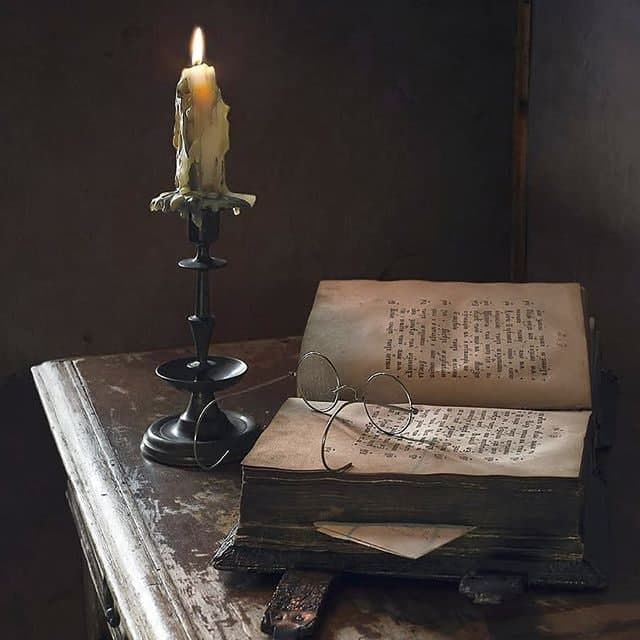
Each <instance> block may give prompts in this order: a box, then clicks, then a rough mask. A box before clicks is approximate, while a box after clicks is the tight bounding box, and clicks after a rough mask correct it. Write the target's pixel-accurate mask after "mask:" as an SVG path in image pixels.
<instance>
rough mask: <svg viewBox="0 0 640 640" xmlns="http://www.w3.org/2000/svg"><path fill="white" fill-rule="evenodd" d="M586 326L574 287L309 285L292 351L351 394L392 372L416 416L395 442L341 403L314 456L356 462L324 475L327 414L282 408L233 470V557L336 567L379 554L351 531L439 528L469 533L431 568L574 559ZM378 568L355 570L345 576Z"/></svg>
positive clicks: (583, 473)
mask: <svg viewBox="0 0 640 640" xmlns="http://www.w3.org/2000/svg"><path fill="white" fill-rule="evenodd" d="M585 327H586V321H585V311H584V307H583V295H582V291H581V288H580V287H579V285H577V284H472V283H445V282H422V281H400V282H373V281H326V282H322V283H320V286H319V288H318V292H317V295H316V299H315V302H314V306H313V309H312V311H311V314H310V316H309V320H308V323H307V328H306V331H305V335H304V338H303V342H302V349H301V352H302V353H305V352H308V351H316V352H320V353H322V354H324V355H325V356H327V357H328V358H329V359H330V360H331V361H332V362H333V363H334V365H335V367H336V370H337V372H338V374H339V377H340V382H341V384H344V385H349V386H350V387H354V388H362V387H363V385H364V383H365V381H366V380H367V378H368V377H369V376H370V375H371V374H373V373H375V372H377V371H383V372H387V373H391V374H393V375H395V376H397V377H398V378H400V379H401V380H402V382H403V383H404V384H405V385H406V387H407V389H408V390H409V392H410V395H411V399H412V402H413V404H414V405H415V406H416V409H417V412H416V414H415V415H414V417H413V419H412V421H411V423H410V425H409V427H408V429H407V430H406V431H404V432H403V434H402V435H403V437H402V438H398V437H396V436H389V435H386V434H384V433H382V432H380V431H379V430H377V429H376V428H375V427H374V426H373V425H372V424H371V422H370V420H369V418H368V416H367V414H366V413H365V411H364V410H363V407H362V404H359V403H354V404H348V406H345V408H344V409H343V410H342V411H341V412H340V413H339V416H338V418H337V419H336V420H335V421H334V424H333V425H332V427H331V430H330V432H329V434H328V436H327V439H326V442H325V444H324V452H325V455H326V457H327V459H329V460H330V462H331V467H332V468H338V467H340V466H341V465H344V464H346V463H348V462H350V463H352V466H351V467H350V468H349V469H348V470H347V471H343V472H341V473H335V472H333V471H328V470H327V469H326V468H325V467H324V466H323V464H322V460H321V448H322V439H323V433H324V430H325V425H326V423H327V416H326V415H323V414H321V413H317V412H313V411H311V410H310V409H309V408H308V407H307V406H306V405H305V403H304V402H303V401H302V400H301V399H300V398H290V399H289V400H287V401H286V402H285V404H284V405H283V406H282V408H281V409H280V411H279V412H278V414H277V415H276V416H275V418H274V419H273V421H272V422H271V424H270V425H269V427H268V428H267V429H266V430H265V431H264V432H263V434H262V435H261V436H260V438H259V440H258V442H257V443H256V445H255V447H254V448H253V450H252V451H251V452H250V453H249V455H248V456H247V457H246V458H245V460H244V461H243V488H242V498H241V509H240V523H239V527H238V530H237V532H236V535H235V544H236V546H240V547H242V546H246V547H249V548H250V547H255V548H261V549H268V548H271V549H274V550H284V549H297V550H299V551H301V552H304V551H320V550H322V551H326V552H331V553H334V554H338V555H339V556H340V557H341V558H342V560H341V561H340V562H344V559H345V558H346V557H347V556H348V554H352V555H351V557H353V554H354V553H355V554H356V555H357V554H363V553H365V551H366V552H367V553H369V554H376V553H377V554H380V553H381V552H380V551H376V550H375V549H366V550H365V548H364V547H362V546H359V548H358V550H357V551H356V549H355V548H356V546H358V545H356V544H355V543H353V542H348V541H345V536H344V531H345V528H346V527H347V525H348V528H349V530H353V525H354V523H355V525H357V524H358V523H362V524H363V525H379V524H384V523H394V524H397V523H405V524H411V525H412V526H415V525H420V524H422V525H425V526H429V525H446V526H449V527H458V528H460V527H461V528H462V529H461V531H462V532H463V533H464V534H465V535H463V537H460V538H459V539H457V540H455V541H453V542H449V543H448V544H444V543H443V544H444V546H440V547H439V548H438V549H437V550H436V551H434V552H433V553H432V555H438V554H440V555H439V556H438V557H439V558H440V557H442V556H443V555H444V556H447V554H449V557H450V558H451V557H456V558H458V559H459V558H466V559H467V560H469V561H471V562H477V560H478V558H485V559H486V558H493V557H495V558H502V559H503V560H504V559H505V558H506V559H507V560H508V562H515V563H516V564H517V563H518V562H521V561H522V559H523V558H525V559H528V560H532V559H537V560H544V562H545V563H549V562H556V561H557V562H565V563H566V562H569V563H571V562H574V563H576V562H577V563H578V564H580V563H582V560H583V554H584V539H583V535H582V533H583V515H584V505H585V485H586V484H587V483H586V479H587V478H588V477H589V475H590V474H591V464H590V462H591V444H590V442H591V431H592V428H591V426H590V425H591V411H590V407H591V382H590V371H589V362H590V358H589V350H588V344H587V342H588V339H587V334H586V330H585ZM299 383H300V384H302V383H304V388H305V390H306V389H307V388H308V387H309V385H310V384H312V381H306V382H305V381H299ZM318 522H321V523H322V527H321V528H320V531H319V530H318V527H316V526H314V523H318ZM341 523H345V524H344V525H341ZM322 529H324V533H322V532H321V531H322ZM331 531H333V532H334V533H336V532H337V533H336V535H335V539H333V538H329V537H328V536H327V535H324V534H326V533H328V532H329V535H330V534H331ZM460 535H462V534H460ZM359 542H363V541H362V540H360V541H359ZM364 543H365V544H366V540H365V541H364ZM372 546H375V545H372ZM345 554H347V555H345ZM303 555H304V553H303ZM304 557H305V558H307V560H305V561H304V562H303V564H304V563H307V564H308V563H309V562H311V560H310V559H309V558H311V556H308V555H307V556H304ZM315 557H316V558H317V557H318V554H316V556H315ZM368 557H369V558H371V556H370V555H369V556H368ZM429 557H430V556H429ZM528 560H527V561H528ZM420 561H422V560H420ZM379 562H380V560H379V559H376V560H375V561H373V565H371V564H367V562H365V561H362V559H360V560H358V561H357V562H355V569H354V570H372V567H373V566H375V567H378V569H379V568H380V564H379ZM416 562H418V561H416ZM312 564H313V563H312ZM223 565H224V563H222V564H221V566H223ZM385 566H387V565H385ZM389 566H391V565H389ZM394 566H395V565H394ZM545 566H547V568H548V566H549V565H548V564H547V565H545ZM391 572H394V571H393V570H391ZM426 573H427V574H429V571H426ZM418 574H420V572H418ZM591 582H593V580H592V581H591Z"/></svg>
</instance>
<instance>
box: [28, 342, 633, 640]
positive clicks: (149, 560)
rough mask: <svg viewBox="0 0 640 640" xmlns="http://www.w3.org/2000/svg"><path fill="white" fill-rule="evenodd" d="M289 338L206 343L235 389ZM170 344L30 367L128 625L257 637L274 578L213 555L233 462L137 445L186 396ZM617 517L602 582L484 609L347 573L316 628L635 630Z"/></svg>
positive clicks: (483, 633)
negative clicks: (610, 574)
mask: <svg viewBox="0 0 640 640" xmlns="http://www.w3.org/2000/svg"><path fill="white" fill-rule="evenodd" d="M298 348H299V340H298V339H284V340H261V341H252V342H245V343H237V344H227V345H219V346H218V347H216V349H214V351H216V352H217V353H220V354H222V355H233V356H238V357H240V358H243V359H244V360H246V361H247V362H248V364H249V373H248V374H247V376H246V377H245V378H244V379H243V381H242V382H241V383H240V385H239V386H238V388H240V387H241V386H250V385H253V384H256V383H259V382H262V381H264V380H267V379H269V378H271V377H274V376H277V375H279V374H281V373H283V372H286V371H288V370H290V369H292V368H293V367H294V366H295V362H296V359H297V352H298ZM179 353H182V352H180V351H177V350H173V351H162V352H160V351H158V352H152V353H143V354H126V355H115V356H105V357H91V358H81V359H76V360H66V361H55V362H48V363H45V364H43V365H40V366H39V367H35V368H34V377H35V379H36V383H37V385H38V389H39V392H40V395H41V398H42V402H43V405H44V407H45V410H46V412H47V415H48V418H49V422H50V424H51V430H52V432H53V435H54V437H55V440H56V443H57V446H58V450H59V452H60V455H61V458H62V461H63V463H64V466H65V469H66V472H67V474H68V477H69V482H70V484H71V486H72V487H73V490H74V492H75V494H76V496H77V500H78V504H79V508H80V511H81V513H82V516H83V518H84V520H85V522H86V523H87V526H88V529H89V532H90V535H91V538H92V542H93V544H94V546H95V549H96V552H97V554H98V557H99V560H100V562H101V563H102V565H103V567H104V572H105V574H106V576H107V579H108V582H109V585H110V587H111V590H112V592H113V595H114V597H115V600H116V602H117V604H118V608H119V611H120V615H121V617H122V619H123V623H124V625H125V626H126V629H127V632H128V634H129V636H130V637H132V638H172V639H173V638H175V639H178V640H179V639H182V638H193V639H195V638H221V639H224V640H241V639H242V640H246V639H248V638H260V637H265V636H264V635H263V634H261V632H260V619H261V616H262V613H263V611H264V608H265V606H266V605H267V603H268V601H269V598H270V596H271V594H272V592H273V589H274V587H275V584H276V581H277V578H276V577H268V576H255V575H243V574H237V575H236V574H223V573H218V572H217V571H216V570H214V569H213V568H212V567H211V566H210V559H211V556H212V554H213V552H214V550H215V548H216V546H217V544H218V542H219V541H220V540H221V538H222V537H223V536H224V535H225V534H226V533H227V532H228V530H229V529H230V528H231V527H232V525H233V524H234V522H235V520H236V516H237V506H238V498H239V491H240V470H239V466H238V465H231V466H228V467H225V468H224V469H223V470H222V471H216V472H215V473H204V472H199V471H190V470H185V469H177V468H171V467H165V466H161V465H158V464H155V463H152V462H149V461H146V460H144V459H143V458H142V457H141V455H140V450H139V445H140V439H141V438H142V434H143V433H144V430H145V429H146V427H147V426H148V425H149V424H150V423H151V422H152V421H153V420H154V419H156V418H158V417H160V416H163V415H166V414H169V413H175V412H176V411H179V410H181V409H182V408H183V406H184V403H185V399H186V396H185V395H184V394H182V393H179V392H177V391H174V390H172V389H171V388H169V387H168V386H167V385H166V384H164V383H162V382H161V381H160V380H159V379H158V378H157V377H156V376H155V375H154V373H153V371H154V368H155V366H156V365H157V364H159V363H160V362H163V361H165V360H168V359H170V358H172V357H176V355H177V354H179ZM293 392H294V389H293V381H292V380H291V379H290V380H286V381H284V382H281V383H278V384H277V385H275V386H273V387H268V388H266V389H263V390H260V391H257V392H252V393H250V394H247V395H246V396H239V397H238V398H231V399H229V400H228V401H227V403H226V405H224V406H227V407H229V408H238V409H242V410H245V411H248V412H250V413H252V414H253V415H254V416H255V417H256V418H258V419H259V420H262V422H263V423H265V424H266V423H268V421H269V419H270V418H271V417H272V416H273V414H274V412H275V411H276V410H277V409H278V407H279V406H280V404H281V403H282V401H283V400H284V399H285V398H286V397H287V396H288V395H292V394H293ZM634 477H635V476H634ZM635 483H636V485H637V480H636V481H635ZM633 513H636V511H633ZM626 524H628V525H629V526H625V527H624V530H621V532H620V535H619V536H618V537H617V538H614V540H615V542H616V544H615V545H614V551H616V553H614V556H615V558H614V559H615V560H616V565H619V567H618V570H617V571H615V572H614V578H615V582H614V583H613V584H612V586H611V588H610V589H609V590H608V591H606V592H600V593H581V594H571V593H544V592H535V593H529V594H527V595H526V596H525V597H523V598H522V599H520V600H519V601H517V602H514V603H509V604H507V605H503V606H500V607H495V608H492V607H487V608H483V607H479V606H477V605H473V604H471V603H470V602H468V601H467V600H466V599H465V598H464V597H463V596H461V595H459V594H458V593H457V591H456V588H455V586H453V585H446V584H445V585H434V584H426V583H423V582H417V581H414V582H412V581H406V580H394V579H381V578H380V579H378V578H370V577H347V578H345V579H344V580H343V582H342V583H341V584H340V586H339V587H338V589H336V591H335V595H334V596H333V597H332V598H331V599H330V601H329V603H328V607H327V610H326V615H325V618H324V621H323V623H322V625H321V627H320V629H319V633H318V636H319V638H323V639H341V640H356V639H364V638H371V639H385V640H386V639H390V638H415V639H425V640H426V639H433V640H436V639H437V640H443V639H445V638H459V639H485V638H558V639H560V638H562V639H563V640H566V639H568V638H610V639H615V640H621V639H623V638H625V639H626V638H629V639H637V638H640V604H639V603H640V588H639V582H638V575H639V573H640V571H638V568H639V567H638V560H637V558H638V553H637V551H636V544H637V540H638V532H639V529H640V523H639V521H638V518H637V516H634V518H633V519H632V520H630V521H629V522H628V523H626ZM625 566H626V567H627V568H628V571H624V569H623V568H624V567H625ZM634 567H635V569H634Z"/></svg>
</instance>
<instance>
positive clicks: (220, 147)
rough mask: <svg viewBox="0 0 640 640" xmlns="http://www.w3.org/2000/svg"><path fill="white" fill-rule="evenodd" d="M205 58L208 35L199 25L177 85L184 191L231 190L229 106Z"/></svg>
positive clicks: (179, 177) (179, 179)
mask: <svg viewBox="0 0 640 640" xmlns="http://www.w3.org/2000/svg"><path fill="white" fill-rule="evenodd" d="M203 60H204V35H203V33H202V29H200V27H196V28H195V29H194V31H193V36H192V38H191V64H192V66H191V67H189V68H187V69H183V70H182V74H181V75H180V80H179V81H178V85H177V87H176V117H175V124H174V129H173V146H174V147H175V148H176V188H177V189H178V190H179V191H181V192H182V193H186V192H189V191H204V192H213V193H219V194H228V193H229V190H228V189H227V183H226V180H225V174H224V156H225V154H226V153H227V151H228V150H229V122H228V120H227V114H228V113H229V107H228V106H227V105H226V104H225V103H224V101H223V100H222V93H221V92H220V88H219V87H218V83H217V81H216V71H215V69H214V68H213V67H212V66H211V65H208V64H206V63H204V62H203Z"/></svg>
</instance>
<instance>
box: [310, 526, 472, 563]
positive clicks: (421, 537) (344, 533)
mask: <svg viewBox="0 0 640 640" xmlns="http://www.w3.org/2000/svg"><path fill="white" fill-rule="evenodd" d="M313 525H314V527H315V528H316V530H317V531H319V532H320V533H324V534H325V535H327V536H330V537H332V538H337V539H338V540H348V541H350V542H356V543H358V544H361V545H364V546H365V547H370V548H372V549H377V550H378V551H385V552H386V553H392V554H393V555H396V556H402V557H403V558H411V559H412V560H415V559H416V558H421V557H422V556H424V555H427V553H429V552H431V551H433V550H434V549H439V548H440V547H443V546H444V545H445V544H448V543H449V542H453V540H457V539H458V538H461V537H462V536H464V535H465V534H467V533H469V531H473V529H475V527H464V526H460V525H451V524H399V523H389V524H379V523H366V522H324V521H318V522H314V523H313Z"/></svg>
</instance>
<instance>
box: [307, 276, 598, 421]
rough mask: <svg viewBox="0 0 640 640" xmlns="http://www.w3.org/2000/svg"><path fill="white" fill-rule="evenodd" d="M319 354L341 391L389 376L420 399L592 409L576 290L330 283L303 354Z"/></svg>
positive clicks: (321, 290)
mask: <svg viewBox="0 0 640 640" xmlns="http://www.w3.org/2000/svg"><path fill="white" fill-rule="evenodd" d="M307 351H318V352H320V353H323V354H325V355H326V356H328V357H329V359H330V360H331V361H332V362H333V363H334V364H335V366H336V369H337V371H338V373H339V375H340V380H341V382H342V383H343V384H347V385H350V386H353V387H358V388H362V386H363V385H364V383H365V381H366V379H367V377H368V376H369V375H371V374H372V373H374V372H376V371H386V372H388V373H392V374H394V375H396V376H398V377H400V378H401V379H402V381H403V382H404V383H405V384H406V385H407V387H408V389H409V391H410V393H411V396H412V400H413V401H414V402H424V403H430V404H443V405H467V406H478V405H481V406H490V407H518V408H520V407H524V408H529V409H586V408H589V407H590V406H591V392H590V377H589V360H588V349H587V340H586V335H585V317H584V310H583V305H582V296H581V289H580V286H579V285H577V284H575V283H569V284H536V283H532V284H512V283H506V284H505V283H491V284H483V283H460V282H425V281H409V280H406V281H395V282H377V281H371V280H346V281H337V280H336V281H334V280H328V281H323V282H321V283H320V286H319V287H318V292H317V294H316V299H315V302H314V305H313V309H312V311H311V314H310V316H309V319H308V322H307V328H306V330H305V334H304V338H303V341H302V350H301V353H305V352H307Z"/></svg>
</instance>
